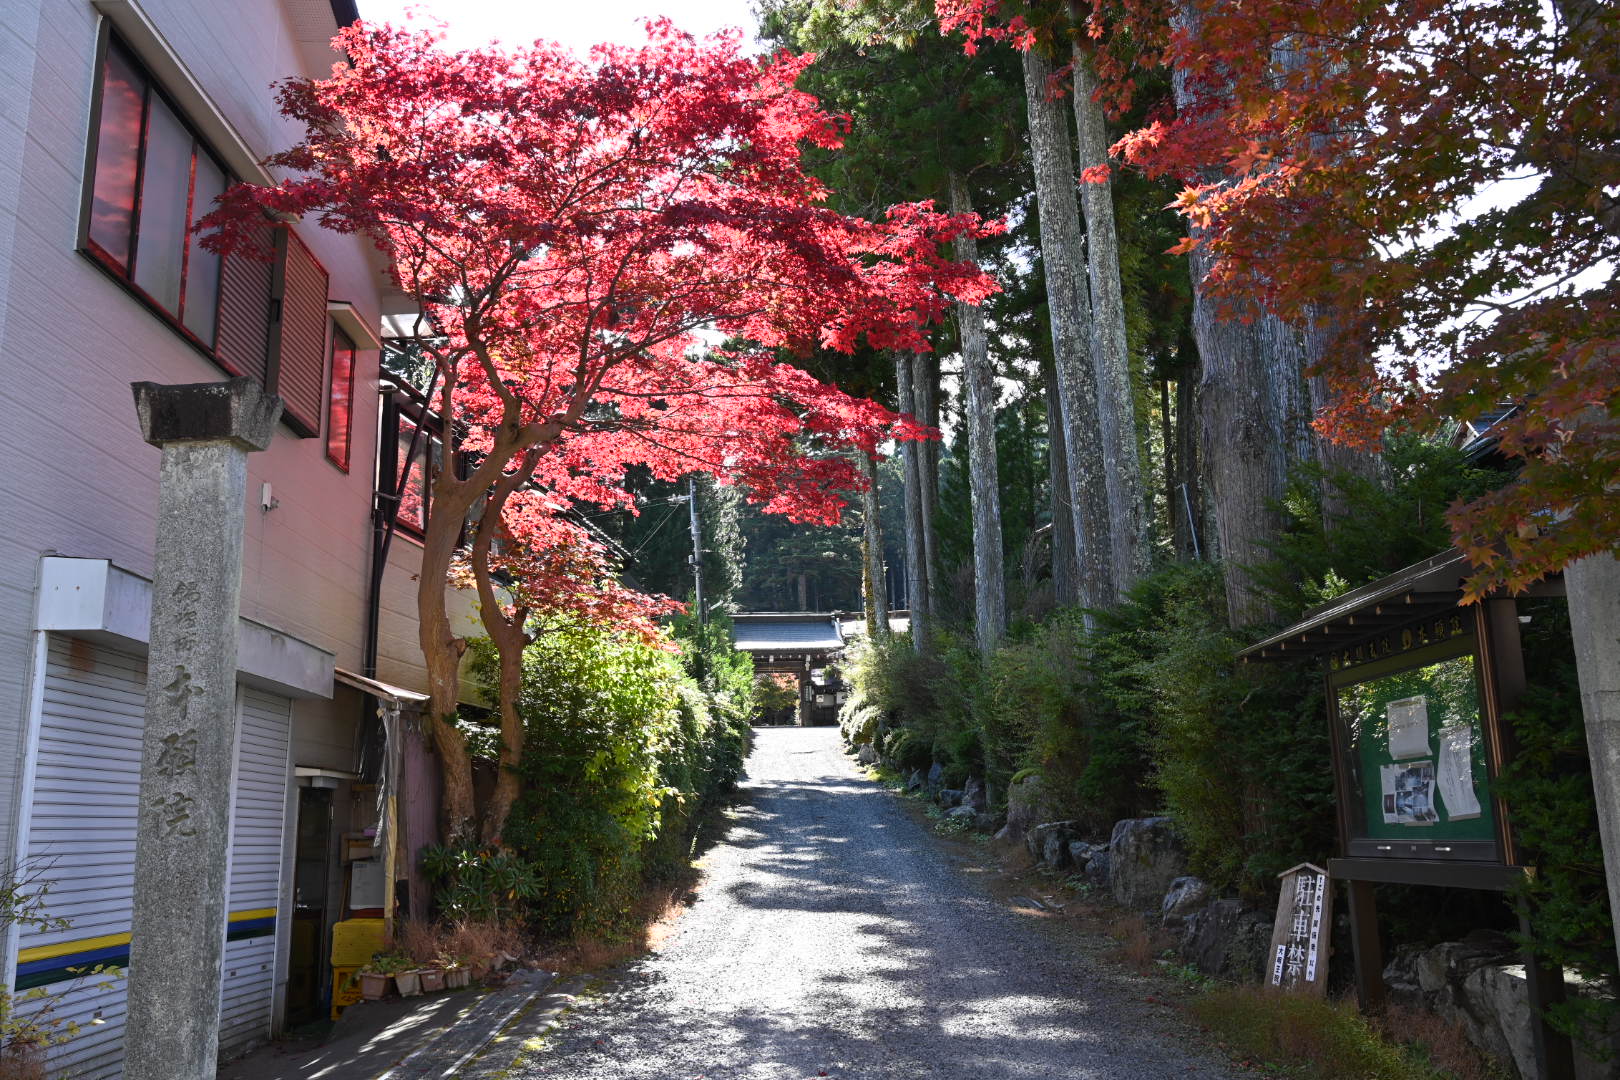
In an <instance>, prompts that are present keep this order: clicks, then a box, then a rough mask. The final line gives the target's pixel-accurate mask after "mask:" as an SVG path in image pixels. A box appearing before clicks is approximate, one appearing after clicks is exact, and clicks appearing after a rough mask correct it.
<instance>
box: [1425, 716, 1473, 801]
mask: <svg viewBox="0 0 1620 1080" xmlns="http://www.w3.org/2000/svg"><path fill="white" fill-rule="evenodd" d="M1435 783H1436V785H1437V786H1438V787H1439V788H1440V799H1441V801H1443V802H1444V803H1445V804H1446V815H1447V816H1448V817H1449V818H1450V819H1451V820H1452V821H1464V820H1466V819H1468V818H1477V817H1479V795H1478V794H1477V793H1476V792H1475V791H1474V726H1473V725H1472V724H1451V725H1448V726H1446V727H1443V728H1441V729H1440V770H1439V775H1438V776H1436V777H1435Z"/></svg>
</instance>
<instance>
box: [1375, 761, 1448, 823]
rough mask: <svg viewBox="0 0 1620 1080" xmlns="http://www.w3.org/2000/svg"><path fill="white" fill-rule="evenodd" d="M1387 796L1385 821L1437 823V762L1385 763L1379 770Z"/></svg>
mask: <svg viewBox="0 0 1620 1080" xmlns="http://www.w3.org/2000/svg"><path fill="white" fill-rule="evenodd" d="M1379 779H1380V782H1381V784H1382V794H1383V796H1384V824H1386V825H1433V824H1434V823H1435V821H1436V820H1438V818H1439V815H1438V814H1436V813H1435V809H1434V762H1432V761H1411V762H1404V763H1400V764H1395V765H1385V766H1383V767H1382V768H1381V769H1380V771H1379Z"/></svg>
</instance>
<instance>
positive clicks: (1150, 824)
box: [1108, 817, 1187, 911]
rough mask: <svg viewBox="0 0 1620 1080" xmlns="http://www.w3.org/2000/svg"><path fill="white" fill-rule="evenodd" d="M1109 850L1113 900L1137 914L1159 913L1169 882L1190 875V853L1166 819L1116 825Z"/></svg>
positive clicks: (1136, 819)
mask: <svg viewBox="0 0 1620 1080" xmlns="http://www.w3.org/2000/svg"><path fill="white" fill-rule="evenodd" d="M1108 850H1109V853H1110V858H1109V862H1108V887H1109V890H1110V891H1111V892H1112V893H1113V894H1114V901H1115V902H1116V903H1118V904H1121V905H1123V906H1124V907H1128V908H1135V909H1136V910H1138V911H1156V910H1157V909H1158V907H1159V905H1160V903H1162V902H1163V900H1164V894H1165V893H1166V892H1167V891H1169V888H1170V883H1171V882H1172V881H1174V880H1176V878H1178V877H1181V876H1182V875H1183V874H1185V873H1186V872H1187V850H1186V848H1185V847H1184V846H1183V845H1182V842H1181V837H1179V836H1177V835H1176V832H1175V829H1174V828H1173V827H1172V825H1171V821H1170V819H1169V818H1167V817H1150V818H1127V819H1126V820H1124V821H1118V822H1115V823H1114V835H1113V837H1112V839H1111V840H1110V841H1109V844H1108Z"/></svg>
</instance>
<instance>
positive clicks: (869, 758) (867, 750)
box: [855, 742, 878, 765]
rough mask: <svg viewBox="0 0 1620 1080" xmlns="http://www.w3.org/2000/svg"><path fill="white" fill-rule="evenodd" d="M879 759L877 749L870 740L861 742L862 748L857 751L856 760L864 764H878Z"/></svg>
mask: <svg viewBox="0 0 1620 1080" xmlns="http://www.w3.org/2000/svg"><path fill="white" fill-rule="evenodd" d="M877 759H878V755H877V751H876V750H874V749H873V748H872V744H871V743H869V742H864V743H861V745H860V748H859V749H857V750H856V751H855V760H856V761H857V762H858V763H860V764H862V765H876V764H877Z"/></svg>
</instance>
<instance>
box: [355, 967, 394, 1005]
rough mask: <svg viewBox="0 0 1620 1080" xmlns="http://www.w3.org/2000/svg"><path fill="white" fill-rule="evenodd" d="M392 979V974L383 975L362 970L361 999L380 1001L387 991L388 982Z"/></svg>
mask: <svg viewBox="0 0 1620 1080" xmlns="http://www.w3.org/2000/svg"><path fill="white" fill-rule="evenodd" d="M393 981H394V977H393V976H392V975H383V974H380V973H378V972H375V971H362V972H361V973H360V999H361V1000H362V1001H380V1000H381V999H382V998H383V996H384V995H386V994H387V993H388V984H389V983H391V982H393Z"/></svg>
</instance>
